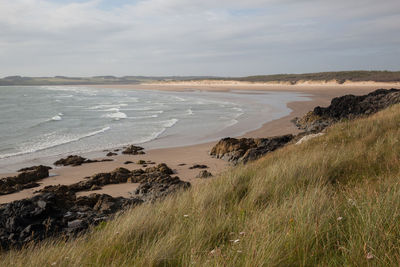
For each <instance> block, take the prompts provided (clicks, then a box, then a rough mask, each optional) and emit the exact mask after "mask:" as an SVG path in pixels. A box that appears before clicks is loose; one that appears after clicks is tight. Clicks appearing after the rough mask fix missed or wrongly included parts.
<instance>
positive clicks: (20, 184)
mask: <svg viewBox="0 0 400 267" xmlns="http://www.w3.org/2000/svg"><path fill="white" fill-rule="evenodd" d="M50 169H51V167H47V166H43V165H40V166H33V167H29V168H24V169H21V170H19V172H21V173H20V174H18V175H17V176H14V177H6V178H3V179H0V195H7V194H11V193H15V192H18V191H21V190H23V189H27V188H33V187H37V186H39V184H38V183H36V181H38V180H40V179H43V178H46V177H49V170H50Z"/></svg>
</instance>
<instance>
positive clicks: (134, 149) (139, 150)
mask: <svg viewBox="0 0 400 267" xmlns="http://www.w3.org/2000/svg"><path fill="white" fill-rule="evenodd" d="M143 150H144V148H143V147H140V146H134V145H131V146H129V147H127V148H126V149H125V150H124V151H122V154H128V155H143V154H145V153H144V151H143Z"/></svg>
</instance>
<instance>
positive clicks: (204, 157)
mask: <svg viewBox="0 0 400 267" xmlns="http://www.w3.org/2000/svg"><path fill="white" fill-rule="evenodd" d="M396 85H397V87H400V86H398V84H371V83H366V84H361V85H360V84H356V85H355V84H350V85H347V84H345V85H336V86H334V85H330V84H329V85H326V84H319V85H318V84H317V85H316V84H311V85H301V86H300V85H299V86H297V85H295V86H293V85H280V86H277V85H275V86H272V85H265V84H264V85H263V84H258V85H255V84H250V85H248V84H247V85H246V84H245V85H243V84H239V85H237V84H228V85H227V84H217V85H216V84H213V85H204V84H181V85H175V84H174V85H171V84H157V85H154V84H153V85H115V86H110V85H104V86H96V87H104V88H109V87H112V88H124V89H127V90H129V89H136V90H137V89H157V90H171V91H183V90H209V91H216V90H217V91H229V90H261V91H287V92H301V93H304V94H307V95H309V97H310V98H311V100H310V101H301V102H290V103H288V104H287V106H288V107H289V108H290V109H291V110H292V112H291V113H290V114H289V115H288V116H285V117H283V118H280V119H277V120H274V121H271V122H268V123H266V124H264V125H263V126H262V127H261V128H260V129H257V130H255V131H250V132H248V133H246V134H245V135H244V137H269V136H275V135H282V134H288V133H298V132H299V130H298V129H296V128H295V126H294V125H293V124H292V123H291V122H290V120H291V119H293V118H294V117H298V116H302V115H304V114H305V113H306V112H308V111H310V110H312V109H313V108H314V107H315V106H318V105H320V106H327V105H329V103H330V101H331V99H332V98H333V97H337V96H341V95H345V94H350V93H351V94H356V95H357V94H358V95H361V94H366V93H368V92H371V91H373V90H376V89H378V88H393V87H396ZM232 134H233V136H234V133H232ZM215 143H216V142H211V143H205V144H200V145H192V146H185V147H174V148H166V149H153V150H149V151H146V154H145V155H137V156H131V155H118V156H114V157H111V158H113V159H115V161H112V162H99V163H90V164H84V165H82V166H78V167H60V168H55V169H53V170H51V171H50V173H51V175H54V176H51V177H49V178H45V179H43V180H41V181H39V183H40V184H41V186H40V187H37V188H32V189H26V190H23V191H20V192H17V193H14V194H10V195H5V196H0V203H7V202H11V201H14V200H19V199H23V198H27V197H31V196H33V195H34V191H36V190H39V189H41V188H43V187H45V186H47V185H58V184H65V185H68V184H72V183H76V182H78V181H81V180H84V179H85V177H87V176H92V175H93V174H96V173H100V172H110V171H112V170H114V169H115V168H118V167H124V168H127V169H130V170H132V169H137V168H142V166H141V165H138V164H136V163H134V164H128V165H125V164H123V163H124V162H125V161H128V160H129V161H133V162H137V161H138V160H151V161H154V162H156V163H157V164H159V163H166V164H167V165H168V166H169V167H170V168H172V169H173V170H175V172H176V175H177V176H179V177H180V178H181V179H182V180H185V181H190V182H191V183H192V184H193V185H194V186H195V185H196V184H197V183H199V182H201V181H203V179H198V178H195V177H196V175H197V174H198V173H199V172H200V170H199V169H193V170H190V169H189V167H191V166H193V165H194V164H205V165H207V166H209V169H207V170H208V171H210V172H211V173H212V174H214V175H217V174H219V173H221V172H223V171H224V170H226V169H227V168H228V167H229V166H230V164H229V163H227V162H225V161H223V160H219V159H215V158H211V157H210V156H209V151H210V150H211V148H212V146H213V145H214V144H215ZM105 154H106V153H104V155H105ZM103 158H106V157H103ZM182 164H185V165H182ZM149 166H151V165H149ZM11 175H15V173H12V174H1V176H0V177H6V176H11ZM137 186H138V184H129V183H128V184H119V185H108V186H105V187H103V188H102V189H101V190H97V191H90V192H80V193H79V194H78V195H88V194H91V193H104V194H109V195H111V196H114V197H117V196H123V197H129V196H130V194H129V193H130V192H132V191H134V190H135V189H136V187H137Z"/></svg>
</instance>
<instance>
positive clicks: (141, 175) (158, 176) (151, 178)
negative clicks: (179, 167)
mask: <svg viewBox="0 0 400 267" xmlns="http://www.w3.org/2000/svg"><path fill="white" fill-rule="evenodd" d="M173 173H174V172H173V170H171V169H170V168H169V167H168V166H167V165H166V164H164V163H161V164H159V165H157V166H154V167H149V168H146V169H144V170H143V169H137V170H133V171H130V170H128V169H125V168H117V169H115V170H114V171H112V172H109V173H98V174H95V175H93V176H92V177H89V178H88V179H87V180H85V181H81V182H78V183H75V184H71V185H51V186H46V187H45V188H43V189H41V190H39V191H38V192H39V193H56V194H64V195H72V194H75V193H77V192H80V191H89V190H99V189H100V188H101V187H102V186H105V185H108V184H121V183H140V185H139V188H142V189H143V190H139V191H138V193H137V194H136V195H137V196H135V197H136V198H138V199H142V200H143V201H148V200H152V201H153V200H155V199H157V198H159V197H162V196H164V195H167V194H169V193H171V192H173V191H175V190H176V188H178V187H183V188H187V187H189V186H190V183H187V182H183V181H181V180H180V179H179V177H171V174H173ZM145 188H147V189H149V190H147V189H145ZM146 190H147V191H146Z"/></svg>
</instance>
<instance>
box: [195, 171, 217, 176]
mask: <svg viewBox="0 0 400 267" xmlns="http://www.w3.org/2000/svg"><path fill="white" fill-rule="evenodd" d="M212 176H213V175H212V174H211V172H209V171H206V170H203V171H200V173H199V174H198V175H197V176H196V178H210V177H212Z"/></svg>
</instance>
